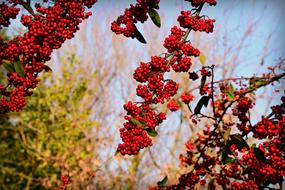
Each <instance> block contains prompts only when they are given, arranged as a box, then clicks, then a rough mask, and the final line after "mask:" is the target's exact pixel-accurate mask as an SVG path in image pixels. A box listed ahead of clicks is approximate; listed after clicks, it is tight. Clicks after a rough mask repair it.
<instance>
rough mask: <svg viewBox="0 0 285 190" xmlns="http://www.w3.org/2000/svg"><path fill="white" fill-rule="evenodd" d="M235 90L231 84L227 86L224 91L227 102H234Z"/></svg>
mask: <svg viewBox="0 0 285 190" xmlns="http://www.w3.org/2000/svg"><path fill="white" fill-rule="evenodd" d="M234 92H235V89H234V87H233V85H232V84H231V83H229V84H228V86H227V89H226V94H227V96H228V98H229V100H231V101H234V100H235V93H234Z"/></svg>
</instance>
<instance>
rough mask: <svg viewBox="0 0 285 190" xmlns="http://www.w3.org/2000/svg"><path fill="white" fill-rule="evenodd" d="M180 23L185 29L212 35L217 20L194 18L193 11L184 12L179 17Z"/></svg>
mask: <svg viewBox="0 0 285 190" xmlns="http://www.w3.org/2000/svg"><path fill="white" fill-rule="evenodd" d="M178 22H179V23H180V25H181V26H182V27H184V28H189V29H192V30H194V31H200V32H202V31H203V32H207V33H210V32H213V29H214V22H215V20H214V19H206V18H199V17H193V16H191V11H182V12H181V15H180V16H179V17H178Z"/></svg>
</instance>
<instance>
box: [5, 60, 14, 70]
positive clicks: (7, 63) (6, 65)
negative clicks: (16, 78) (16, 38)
mask: <svg viewBox="0 0 285 190" xmlns="http://www.w3.org/2000/svg"><path fill="white" fill-rule="evenodd" d="M3 66H4V68H5V69H6V70H7V71H8V72H15V69H14V66H13V65H12V64H11V63H10V62H8V61H7V62H6V61H4V63H3Z"/></svg>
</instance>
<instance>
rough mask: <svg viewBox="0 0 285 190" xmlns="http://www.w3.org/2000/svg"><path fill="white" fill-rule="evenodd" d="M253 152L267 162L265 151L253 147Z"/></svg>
mask: <svg viewBox="0 0 285 190" xmlns="http://www.w3.org/2000/svg"><path fill="white" fill-rule="evenodd" d="M253 153H254V155H255V157H256V158H257V159H258V160H259V161H260V162H265V161H266V158H265V156H264V154H263V152H262V151H261V150H260V149H259V148H257V147H255V148H253Z"/></svg>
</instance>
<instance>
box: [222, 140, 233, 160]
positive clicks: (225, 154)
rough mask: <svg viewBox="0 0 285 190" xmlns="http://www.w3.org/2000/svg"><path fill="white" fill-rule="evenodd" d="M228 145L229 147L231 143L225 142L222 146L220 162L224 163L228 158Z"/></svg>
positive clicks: (229, 151)
mask: <svg viewBox="0 0 285 190" xmlns="http://www.w3.org/2000/svg"><path fill="white" fill-rule="evenodd" d="M230 147H231V143H230V142H228V143H227V144H226V146H225V147H224V148H223V151H222V163H224V164H226V160H227V159H228V155H229V154H230V153H231V150H230Z"/></svg>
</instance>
